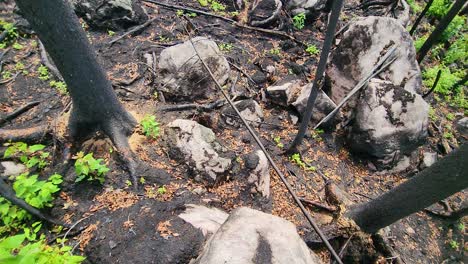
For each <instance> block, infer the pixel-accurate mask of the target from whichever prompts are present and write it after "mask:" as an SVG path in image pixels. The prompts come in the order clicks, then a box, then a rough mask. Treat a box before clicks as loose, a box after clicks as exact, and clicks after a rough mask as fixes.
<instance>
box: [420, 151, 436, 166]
mask: <svg viewBox="0 0 468 264" xmlns="http://www.w3.org/2000/svg"><path fill="white" fill-rule="evenodd" d="M436 162H437V153H435V152H424V153H423V159H422V162H421V164H420V165H419V168H420V169H421V170H422V169H425V168H429V167H430V166H432V164H434V163H436Z"/></svg>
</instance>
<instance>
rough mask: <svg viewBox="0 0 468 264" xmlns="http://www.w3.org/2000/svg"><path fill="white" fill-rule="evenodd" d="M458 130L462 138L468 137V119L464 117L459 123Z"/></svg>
mask: <svg viewBox="0 0 468 264" xmlns="http://www.w3.org/2000/svg"><path fill="white" fill-rule="evenodd" d="M456 127H457V129H458V131H459V132H460V134H462V136H465V137H467V136H468V117H464V118H462V119H460V120H458V121H457V126H456Z"/></svg>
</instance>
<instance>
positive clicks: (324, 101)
mask: <svg viewBox="0 0 468 264" xmlns="http://www.w3.org/2000/svg"><path fill="white" fill-rule="evenodd" d="M311 89H312V85H310V84H308V85H305V86H303V87H302V88H301V92H300V94H299V96H298V97H297V99H296V100H295V101H294V103H292V105H293V106H294V107H295V108H296V109H297V111H298V112H299V114H300V115H301V116H302V115H303V114H304V113H305V110H306V107H307V100H308V99H309V95H310V90H311ZM335 108H336V104H335V103H334V102H333V101H332V100H331V99H330V98H329V97H328V96H327V95H326V94H325V93H324V92H323V91H322V90H319V92H318V95H317V99H316V100H315V104H314V109H313V114H312V119H311V121H312V124H316V123H318V122H319V121H320V120H322V119H323V118H324V117H325V116H327V115H328V114H329V113H330V112H331V111H333V109H335ZM331 120H333V119H331ZM331 120H330V121H331ZM330 121H329V122H327V123H328V124H330ZM327 123H326V124H327Z"/></svg>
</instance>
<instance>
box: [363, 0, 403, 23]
mask: <svg viewBox="0 0 468 264" xmlns="http://www.w3.org/2000/svg"><path fill="white" fill-rule="evenodd" d="M391 8H393V9H392V11H389V10H390V9H391ZM364 15H365V16H382V17H390V18H394V19H396V20H397V21H398V22H399V23H400V24H401V25H402V26H403V27H404V28H406V27H407V26H408V25H409V22H410V6H409V5H408V3H407V2H406V1H405V0H400V1H398V3H397V4H396V6H393V3H391V4H390V5H376V6H373V8H366V9H364Z"/></svg>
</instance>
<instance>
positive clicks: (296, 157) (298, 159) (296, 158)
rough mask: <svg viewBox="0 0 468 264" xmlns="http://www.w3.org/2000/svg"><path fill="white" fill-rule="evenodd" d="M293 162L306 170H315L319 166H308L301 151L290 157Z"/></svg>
mask: <svg viewBox="0 0 468 264" xmlns="http://www.w3.org/2000/svg"><path fill="white" fill-rule="evenodd" d="M289 159H290V160H291V162H293V163H296V164H297V165H298V166H299V167H301V168H302V169H304V170H306V171H315V170H316V169H317V168H315V166H307V164H305V162H304V161H302V159H301V155H299V153H295V154H293V155H292V156H291V157H290V158H289Z"/></svg>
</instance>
